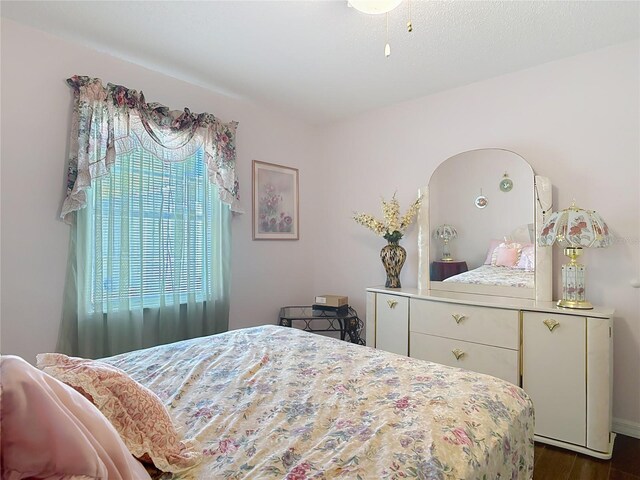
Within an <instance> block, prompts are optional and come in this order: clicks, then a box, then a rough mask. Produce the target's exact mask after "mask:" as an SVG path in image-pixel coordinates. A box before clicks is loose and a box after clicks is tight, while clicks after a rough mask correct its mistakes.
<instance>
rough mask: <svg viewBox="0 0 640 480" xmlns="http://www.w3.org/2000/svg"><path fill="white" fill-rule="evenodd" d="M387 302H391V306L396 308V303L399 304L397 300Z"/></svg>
mask: <svg viewBox="0 0 640 480" xmlns="http://www.w3.org/2000/svg"><path fill="white" fill-rule="evenodd" d="M387 303H388V304H389V308H396V305H397V304H398V301H397V300H387Z"/></svg>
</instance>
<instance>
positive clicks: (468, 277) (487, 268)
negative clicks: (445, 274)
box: [444, 265, 535, 288]
mask: <svg viewBox="0 0 640 480" xmlns="http://www.w3.org/2000/svg"><path fill="white" fill-rule="evenodd" d="M534 278H535V272H531V271H527V270H523V269H520V268H509V267H498V266H495V265H482V266H480V267H478V268H474V269H473V270H469V271H468V272H464V273H460V274H458V275H454V276H453V277H449V278H447V279H445V280H444V281H445V282H455V283H475V284H477V285H499V286H502V287H526V288H533V286H534Z"/></svg>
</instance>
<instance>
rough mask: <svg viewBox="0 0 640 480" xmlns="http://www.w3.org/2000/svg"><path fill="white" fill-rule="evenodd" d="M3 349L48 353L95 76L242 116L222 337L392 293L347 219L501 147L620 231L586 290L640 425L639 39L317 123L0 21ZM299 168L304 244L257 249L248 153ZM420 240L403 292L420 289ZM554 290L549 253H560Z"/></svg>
mask: <svg viewBox="0 0 640 480" xmlns="http://www.w3.org/2000/svg"><path fill="white" fill-rule="evenodd" d="M1 40H2V52H1V54H2V78H1V80H2V85H1V87H2V98H1V101H2V118H1V121H2V127H1V128H2V130H1V134H2V147H1V158H2V171H1V175H2V180H1V202H2V237H1V246H2V259H1V260H2V266H1V268H2V271H1V274H2V283H1V288H2V290H1V295H2V298H1V302H2V307H1V317H0V322H1V330H0V334H1V350H2V353H5V354H10V353H14V354H19V355H22V356H24V357H25V358H27V360H30V361H33V357H34V355H35V354H36V353H37V352H43V351H49V350H52V349H53V348H54V346H55V339H56V335H57V329H58V325H59V321H60V313H61V305H62V290H63V284H64V273H65V264H66V258H67V242H68V227H67V226H65V225H64V224H62V223H61V222H59V221H58V220H57V215H58V211H59V207H60V202H61V200H62V198H63V194H64V176H65V172H64V163H65V157H66V144H67V134H68V123H69V114H70V110H71V95H70V93H69V89H68V87H67V86H66V85H65V83H64V79H65V78H66V77H68V76H69V75H71V74H74V73H77V74H87V75H91V76H97V77H101V78H103V79H104V80H105V81H111V82H114V83H121V84H124V85H127V86H130V87H131V88H139V89H140V88H141V89H144V91H145V95H146V97H147V98H148V99H150V100H154V101H160V102H163V103H165V104H167V105H169V106H171V107H173V108H179V107H182V106H189V107H190V108H191V109H192V110H194V111H195V110H200V111H209V112H212V113H214V114H215V115H217V116H219V117H220V118H222V119H223V120H238V121H239V122H240V126H239V129H238V169H239V175H240V183H241V192H242V194H241V195H242V201H243V203H244V205H245V207H246V209H247V212H249V214H246V215H244V216H241V217H239V218H236V219H235V220H234V224H233V259H232V308H231V327H232V328H241V327H246V326H251V325H258V324H264V323H274V322H275V319H276V315H277V311H278V307H279V306H280V305H284V304H292V303H307V302H309V301H310V300H311V299H312V298H313V295H315V294H320V293H339V294H342V295H348V296H349V297H350V303H351V304H352V305H353V306H354V307H355V308H356V309H357V310H358V311H359V312H360V313H361V316H362V317H364V310H365V308H364V305H365V295H364V289H365V288H366V287H367V286H372V285H379V284H381V283H384V271H383V268H382V265H381V264H380V260H379V258H378V255H379V251H380V249H381V248H382V246H383V241H382V240H381V239H380V238H377V237H375V236H374V235H373V234H372V233H371V232H369V231H367V230H365V229H364V228H363V227H360V226H358V225H356V224H355V222H353V221H352V220H351V216H352V213H353V212H354V211H365V212H369V213H376V212H379V199H380V196H385V197H390V196H391V195H392V194H393V192H394V191H395V190H397V191H398V199H399V200H400V202H401V205H402V206H403V208H404V207H405V206H407V205H408V204H409V202H410V201H412V200H413V199H414V197H415V193H416V192H417V189H418V188H419V187H421V186H423V185H425V184H426V182H427V181H428V179H429V176H430V175H431V173H432V172H433V170H434V169H435V168H436V166H437V165H438V164H439V163H440V162H442V161H443V160H445V159H446V158H448V157H450V156H452V155H455V154H457V153H459V152H462V151H466V150H471V149H475V148H485V147H500V148H506V149H509V150H513V151H515V152H517V153H519V154H520V155H522V156H523V157H524V158H525V159H526V160H527V161H528V162H529V163H530V164H531V165H532V166H533V168H534V170H535V172H536V173H537V174H540V175H544V176H547V177H549V178H551V180H552V182H553V183H554V209H556V208H558V207H560V208H564V207H566V206H568V205H569V203H570V202H571V200H572V199H573V198H575V199H576V201H577V202H578V204H580V205H582V206H584V207H586V208H593V209H598V210H599V211H600V213H601V214H602V216H603V217H604V218H605V220H606V221H607V222H608V223H609V225H610V227H611V228H612V229H613V230H614V231H615V233H616V234H617V235H618V237H619V240H618V241H617V242H616V244H615V245H614V246H613V247H612V248H609V249H606V250H593V251H588V252H586V254H585V255H584V261H585V263H586V264H587V268H588V284H587V288H588V291H587V295H588V297H589V299H590V300H591V301H592V302H593V303H596V304H601V305H609V306H612V307H615V308H616V318H615V332H614V335H615V339H614V341H615V359H614V360H615V372H614V378H615V383H614V417H616V418H617V419H618V420H619V421H621V422H623V423H624V422H628V423H629V424H630V425H632V427H635V428H640V375H638V365H640V289H637V288H636V289H634V288H632V287H631V285H630V282H631V281H632V280H634V279H638V278H640V193H639V190H640V189H639V188H638V185H639V184H640V172H639V170H640V161H639V159H640V139H639V131H640V124H639V117H640V113H639V104H640V95H639V85H640V75H639V61H638V58H639V53H640V52H639V45H638V42H633V43H627V44H622V45H618V46H614V47H611V48H607V49H603V50H599V51H595V52H592V53H588V54H584V55H580V56H576V57H572V58H569V59H565V60H561V61H557V62H553V63H549V64H545V65H541V66H539V67H535V68H531V69H528V70H524V71H521V72H517V73H514V74H510V75H505V76H501V77H498V78H494V79H491V80H487V81H484V82H479V83H475V84H472V85H469V86H466V87H462V88H458V89H453V90H449V91H445V92H442V93H440V94H436V95H431V96H429V97H425V98H422V99H418V100H414V101H411V102H407V103H403V104H400V105H396V106H393V107H390V108H386V109H381V110H377V111H374V112H371V113H369V114H366V115H362V116H359V117H357V118H353V119H351V120H349V121H345V122H340V123H337V124H334V125H331V126H328V127H326V128H317V127H315V128H312V127H309V126H306V125H304V124H302V123H301V122H299V121H297V120H295V119H291V118H286V117H284V116H281V115H279V114H278V113H277V112H273V111H269V110H265V109H263V108H260V107H259V106H256V105H252V104H250V103H249V102H246V101H243V100H240V99H231V98H226V97H223V96H221V95H216V94H214V93H212V92H210V91H207V90H204V89H202V88H199V87H196V86H193V85H190V84H187V83H185V82H181V81H178V80H175V79H173V78H170V77H167V76H164V75H161V74H158V73H156V72H152V71H149V70H146V69H143V68H141V67H138V66H136V65H133V64H130V63H127V62H123V61H120V60H117V59H115V58H113V57H110V56H107V55H104V54H101V53H98V52H95V51H93V50H90V49H87V48H84V47H81V46H79V45H77V44H74V43H70V42H67V41H63V40H61V39H59V38H56V37H53V36H50V35H47V34H44V33H42V32H39V31H37V30H33V29H31V28H27V27H23V26H21V25H19V24H16V23H14V22H11V21H7V20H4V19H3V20H2V39H1ZM252 159H257V160H263V161H267V162H272V163H278V164H283V165H287V166H292V167H297V168H299V169H300V215H301V239H300V241H298V242H266V241H265V242H255V241H252V240H251V219H250V210H251V206H250V201H251V192H250V182H251V160H252ZM416 243H417V241H416V231H415V228H413V229H412V230H410V231H409V233H408V235H407V236H406V237H405V238H404V239H403V240H402V244H403V245H404V246H405V247H406V248H407V252H408V255H409V258H408V261H407V264H406V266H405V268H404V269H403V272H402V276H401V279H402V282H403V286H415V285H416V281H417V255H416ZM555 262H556V266H555V269H554V271H555V274H554V280H555V292H556V296H557V293H558V286H559V278H558V274H559V268H560V264H561V263H562V258H561V253H560V252H559V249H556V252H555Z"/></svg>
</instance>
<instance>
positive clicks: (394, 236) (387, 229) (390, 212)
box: [353, 193, 422, 243]
mask: <svg viewBox="0 0 640 480" xmlns="http://www.w3.org/2000/svg"><path fill="white" fill-rule="evenodd" d="M421 202H422V196H420V197H418V198H417V200H416V201H415V202H413V203H412V204H411V206H410V207H409V209H408V210H407V212H406V213H405V214H404V215H402V216H401V215H400V204H399V203H398V200H397V199H396V194H395V193H394V194H393V197H391V200H389V201H388V202H386V201H385V200H384V198H383V199H382V214H383V217H384V218H383V219H382V220H378V219H377V218H375V217H374V216H373V215H369V214H368V213H356V214H355V215H354V216H353V219H354V220H355V221H356V222H357V223H359V224H360V225H362V226H364V227H367V228H368V229H369V230H371V231H372V232H373V233H375V234H376V235H379V236H381V237H384V239H385V240H387V241H388V242H391V243H398V241H400V239H401V238H402V236H403V235H404V232H405V231H406V230H407V228H408V227H409V225H411V223H412V222H413V219H414V218H415V216H416V214H417V213H418V209H419V208H420V204H421Z"/></svg>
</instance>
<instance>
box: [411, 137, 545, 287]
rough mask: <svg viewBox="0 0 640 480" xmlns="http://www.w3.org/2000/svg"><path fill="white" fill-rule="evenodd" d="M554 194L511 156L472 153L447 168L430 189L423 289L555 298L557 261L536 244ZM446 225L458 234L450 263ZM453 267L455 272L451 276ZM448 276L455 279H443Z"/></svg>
mask: <svg viewBox="0 0 640 480" xmlns="http://www.w3.org/2000/svg"><path fill="white" fill-rule="evenodd" d="M550 188H551V187H550V184H549V181H548V179H546V178H544V177H536V176H535V174H534V172H533V169H532V168H531V166H530V165H529V164H528V163H527V161H526V160H525V159H524V158H523V157H521V156H520V155H518V154H516V153H514V152H511V151H508V150H504V149H497V148H488V149H479V150H471V151H468V152H463V153H460V154H457V155H455V156H453V157H450V158H449V159H447V160H445V161H444V162H442V163H441V164H440V165H439V166H438V167H437V168H436V170H435V171H434V172H433V174H432V176H431V179H430V181H429V186H428V189H427V192H428V203H427V204H428V213H427V214H426V215H425V214H424V212H423V214H422V215H421V219H420V228H421V229H422V230H421V236H424V239H425V240H424V242H423V243H424V246H423V251H422V252H421V255H422V257H423V258H422V259H421V265H420V267H421V270H422V271H423V272H424V275H422V274H421V281H420V282H419V283H420V287H421V288H422V289H430V290H432V291H444V292H463V293H474V294H481V295H496V296H503V297H515V298H529V299H543V298H545V297H548V298H550V295H551V266H550V263H551V258H550V255H549V252H548V251H544V250H542V249H539V248H538V247H537V246H536V242H535V239H536V224H537V225H540V224H541V223H542V222H541V218H542V215H543V211H544V212H546V211H547V210H550V207H551V205H550V203H551V201H550V199H551V191H550ZM536 216H537V217H536ZM536 221H537V223H536ZM444 225H449V226H452V227H453V228H454V229H455V232H456V235H455V238H452V239H451V240H450V241H449V242H448V250H449V251H450V258H447V255H446V253H447V252H446V251H444V252H443V247H444V244H443V239H442V237H441V236H438V235H437V234H436V232H438V233H441V232H442V228H440V230H438V228H439V227H442V226H444ZM427 236H428V239H429V240H428V242H427V241H426V238H427ZM446 262H451V263H452V264H453V265H451V266H449V267H450V268H446V267H447V265H445V263H446ZM425 263H426V264H425ZM456 265H461V267H460V268H455V266H456ZM443 266H444V267H445V268H443ZM434 267H436V268H434ZM429 270H431V272H432V273H431V274H428V273H427V272H429ZM445 270H446V271H449V272H452V273H456V274H453V275H451V276H449V275H446V277H447V278H443V277H444V275H442V271H445ZM465 270H466V271H465ZM433 272H438V273H437V274H434V273H433ZM458 272H460V273H458Z"/></svg>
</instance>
